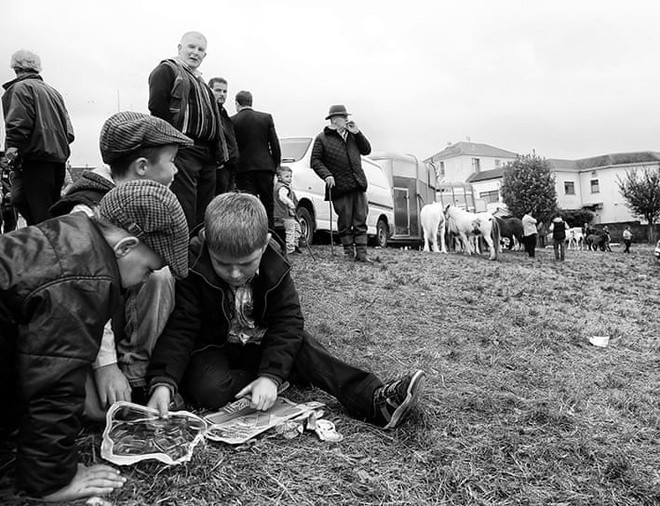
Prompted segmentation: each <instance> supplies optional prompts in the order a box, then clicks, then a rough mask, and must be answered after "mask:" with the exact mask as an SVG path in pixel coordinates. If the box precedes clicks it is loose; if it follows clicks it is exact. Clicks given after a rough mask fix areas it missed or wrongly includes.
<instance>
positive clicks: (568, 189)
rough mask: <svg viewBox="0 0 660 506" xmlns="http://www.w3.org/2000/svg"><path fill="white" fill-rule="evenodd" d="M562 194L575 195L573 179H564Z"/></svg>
mask: <svg viewBox="0 0 660 506" xmlns="http://www.w3.org/2000/svg"><path fill="white" fill-rule="evenodd" d="M592 193H593V192H592ZM564 195H575V183H574V182H573V181H564Z"/></svg>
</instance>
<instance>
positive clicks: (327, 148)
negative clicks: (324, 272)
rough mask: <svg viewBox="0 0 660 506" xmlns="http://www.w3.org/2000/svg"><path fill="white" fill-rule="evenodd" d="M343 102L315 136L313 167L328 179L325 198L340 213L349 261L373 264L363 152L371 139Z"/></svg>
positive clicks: (339, 224) (340, 228)
mask: <svg viewBox="0 0 660 506" xmlns="http://www.w3.org/2000/svg"><path fill="white" fill-rule="evenodd" d="M349 114H350V113H349V112H347V111H346V107H345V106H343V105H333V106H331V107H330V111H329V113H328V115H327V116H326V118H325V119H327V120H330V125H328V126H326V127H325V128H324V129H323V132H321V133H320V134H319V135H317V136H316V139H314V147H313V148H312V157H311V166H312V169H314V171H315V172H316V173H317V174H318V175H319V177H320V178H321V179H323V180H324V181H325V185H326V192H325V200H332V206H333V207H334V209H335V212H336V213H337V230H338V234H339V239H340V240H341V243H342V246H343V247H344V255H345V257H346V258H347V259H349V260H355V261H357V262H365V263H372V260H370V259H369V257H368V256H367V215H368V213H369V204H368V201H367V193H366V192H367V176H366V175H365V173H364V170H363V169H362V160H361V158H360V156H361V155H365V156H366V155H368V154H369V153H371V145H370V144H369V141H368V140H367V138H366V137H365V136H364V134H363V133H362V132H361V131H360V129H359V128H358V127H357V125H356V124H355V122H354V121H349V120H348V116H349Z"/></svg>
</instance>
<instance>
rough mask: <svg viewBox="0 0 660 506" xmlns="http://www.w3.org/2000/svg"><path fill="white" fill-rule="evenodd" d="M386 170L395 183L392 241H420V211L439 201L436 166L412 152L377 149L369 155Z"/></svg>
mask: <svg viewBox="0 0 660 506" xmlns="http://www.w3.org/2000/svg"><path fill="white" fill-rule="evenodd" d="M369 158H370V159H371V160H373V161H375V162H376V163H377V164H378V165H380V167H381V168H382V169H383V172H384V174H385V176H386V177H387V178H388V179H389V181H390V184H391V185H392V195H393V197H394V233H393V234H392V236H391V237H390V242H393V243H397V242H398V243H421V242H422V241H423V240H424V236H423V231H422V227H421V224H420V222H419V213H420V211H421V209H422V207H424V205H426V204H430V203H432V202H435V200H436V175H435V170H434V168H433V166H432V165H431V164H429V163H425V162H422V161H419V160H418V159H417V158H416V157H415V156H413V155H407V154H401V153H393V152H387V151H376V152H373V153H371V154H370V155H369Z"/></svg>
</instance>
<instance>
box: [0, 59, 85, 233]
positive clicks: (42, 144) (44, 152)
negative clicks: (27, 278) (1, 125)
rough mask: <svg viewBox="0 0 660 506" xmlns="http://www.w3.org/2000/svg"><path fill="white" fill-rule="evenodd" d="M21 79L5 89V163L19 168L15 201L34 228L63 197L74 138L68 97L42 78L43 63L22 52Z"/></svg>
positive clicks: (17, 66)
mask: <svg viewBox="0 0 660 506" xmlns="http://www.w3.org/2000/svg"><path fill="white" fill-rule="evenodd" d="M11 68H12V69H13V70H14V72H15V73H16V79H14V80H13V81H9V82H8V83H5V84H4V85H3V88H4V89H5V93H4V95H2V110H3V113H4V115H5V135H6V137H5V159H6V161H7V162H9V163H11V164H12V165H13V167H14V172H15V175H14V179H13V183H12V193H11V195H12V203H13V204H14V206H15V207H16V209H17V210H18V212H20V213H21V214H22V215H23V217H24V218H25V221H26V222H27V224H28V225H36V224H37V223H40V222H42V221H44V220H45V219H46V218H47V217H48V208H49V207H50V206H51V205H53V203H55V202H56V201H57V200H58V199H59V198H60V190H61V189H62V183H63V182H64V173H65V171H66V169H65V164H66V161H67V159H68V158H69V155H70V154H71V150H70V148H69V144H71V143H72V142H73V140H74V135H73V127H72V126H71V120H70V119H69V113H68V112H67V110H66V107H65V105H64V99H63V98H62V95H60V94H59V93H58V91H57V90H56V89H55V88H53V87H52V86H49V85H47V84H46V83H45V82H44V81H43V79H42V77H41V76H40V75H39V72H41V59H40V58H39V57H38V56H37V55H36V54H34V53H32V52H31V51H25V50H23V49H22V50H20V51H17V52H16V53H14V54H13V55H12V57H11Z"/></svg>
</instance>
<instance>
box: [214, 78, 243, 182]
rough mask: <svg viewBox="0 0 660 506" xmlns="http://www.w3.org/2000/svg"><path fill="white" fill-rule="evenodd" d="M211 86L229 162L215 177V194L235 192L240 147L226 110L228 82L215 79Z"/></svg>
mask: <svg viewBox="0 0 660 506" xmlns="http://www.w3.org/2000/svg"><path fill="white" fill-rule="evenodd" d="M209 86H210V87H211V90H213V94H214V95H215V100H216V102H217V103H218V111H219V112H220V121H221V123H222V133H223V134H224V136H225V141H227V152H228V155H229V160H227V161H226V162H225V163H224V165H223V166H219V167H218V170H217V171H216V175H215V179H216V181H215V194H216V195H220V194H221V193H227V192H231V191H234V189H235V188H236V164H237V163H238V145H237V144H236V133H235V132H234V125H233V123H232V122H231V119H230V118H229V114H227V110H226V109H225V101H226V100H227V80H226V79H225V78H223V77H214V78H213V79H211V80H210V81H209Z"/></svg>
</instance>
